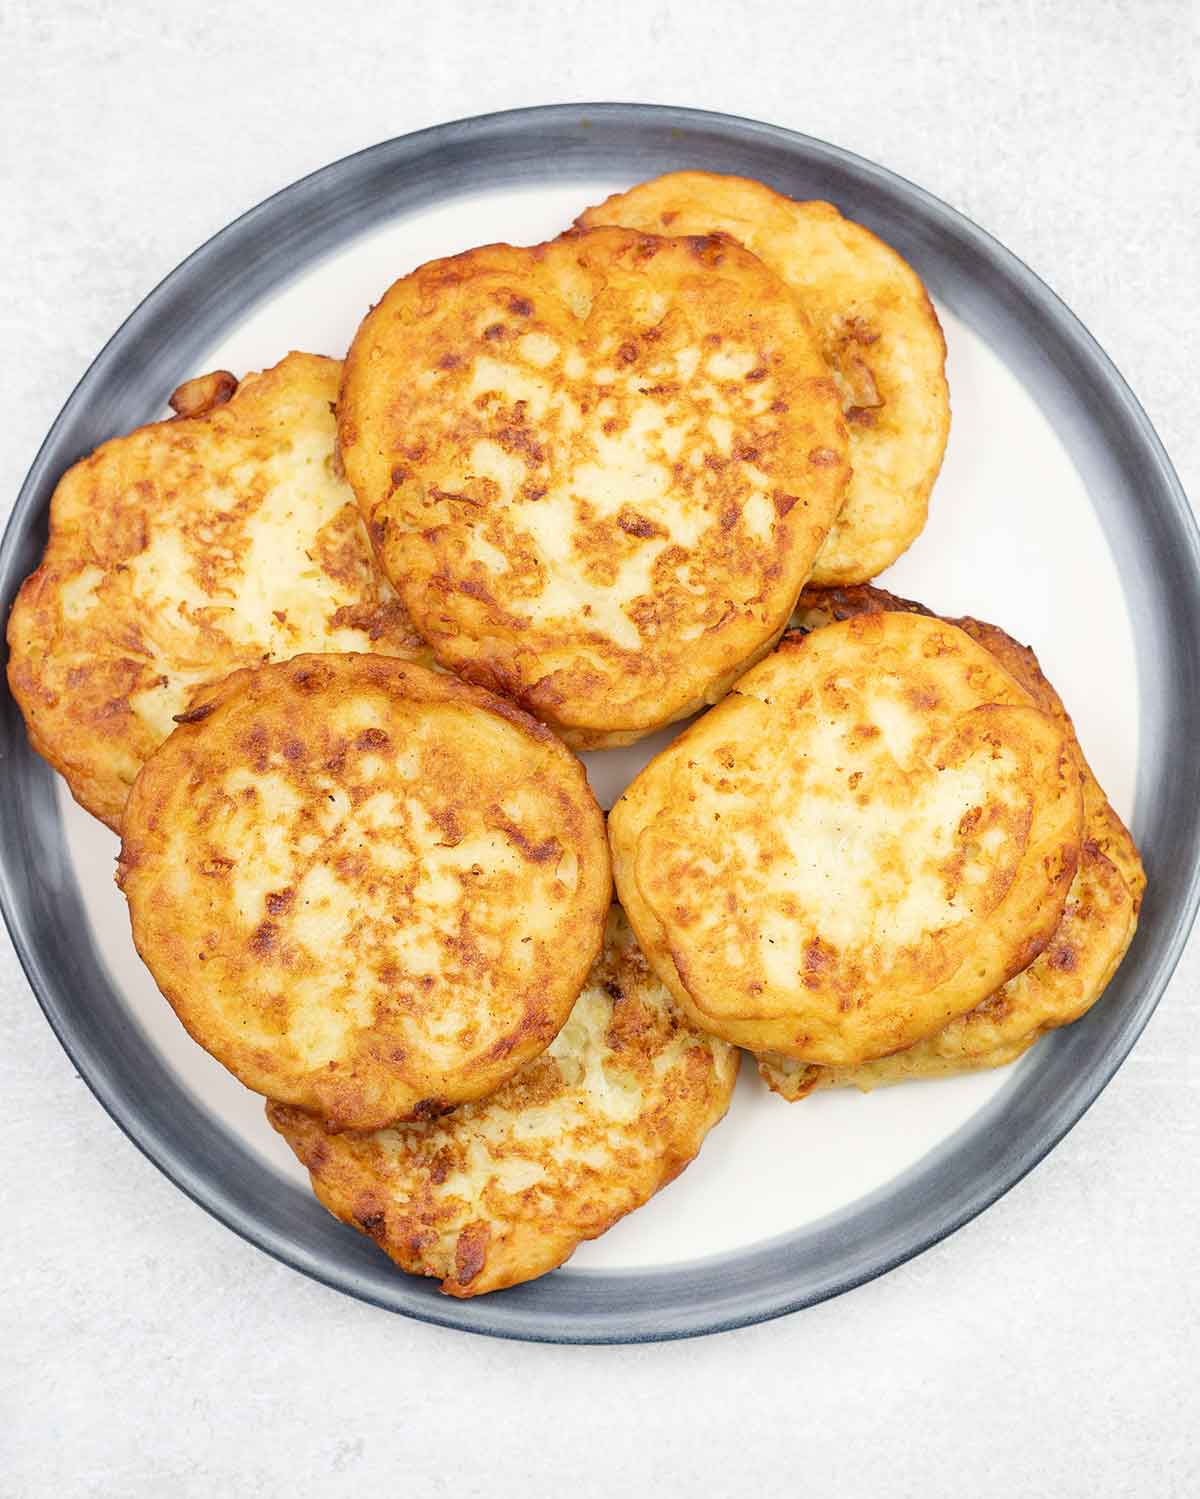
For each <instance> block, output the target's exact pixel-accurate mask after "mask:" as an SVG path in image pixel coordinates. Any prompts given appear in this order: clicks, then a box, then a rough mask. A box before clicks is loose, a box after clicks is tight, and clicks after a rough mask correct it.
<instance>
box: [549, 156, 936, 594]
mask: <svg viewBox="0 0 1200 1499" xmlns="http://www.w3.org/2000/svg"><path fill="white" fill-rule="evenodd" d="M577 222H578V223H580V224H584V225H596V224H624V225H627V226H628V227H629V228H631V229H642V230H645V231H647V232H649V233H652V234H708V233H711V232H713V231H720V232H723V233H726V234H730V235H732V236H733V237H734V238H735V239H737V240H739V241H740V242H741V243H742V244H744V245H745V246H746V248H747V249H748V250H752V251H753V252H754V254H755V255H757V256H758V257H759V258H760V259H761V260H762V261H763V262H764V263H765V264H766V265H768V266H770V268H771V269H772V270H773V271H775V272H777V273H778V274H779V275H780V276H782V277H783V279H784V280H785V281H787V282H788V283H789V285H791V286H794V287H795V288H796V290H797V291H798V292H799V293H800V295H801V298H802V300H803V302H804V306H805V308H806V310H807V312H808V315H809V317H810V318H811V319H812V322H813V326H814V328H815V329H816V332H817V336H818V338H819V339H820V341H821V347H822V351H823V353H824V355H825V358H826V359H827V361H828V363H829V368H830V370H831V372H832V374H833V378H834V380H835V381H836V382H837V387H838V391H839V394H840V395H841V399H842V405H843V410H844V411H845V415H846V421H847V423H848V424H849V428H850V464H851V467H852V468H853V470H854V472H853V475H852V477H851V480H850V484H849V487H848V488H847V491H846V503H845V505H844V506H843V508H842V511H841V514H840V515H839V516H838V518H837V520H836V521H835V522H834V526H833V530H832V532H831V534H830V536H829V539H828V541H827V542H826V543H825V545H824V547H823V548H822V549H821V552H820V555H819V556H818V557H817V560H816V564H815V566H814V568H813V582H814V583H819V584H835V583H861V582H864V581H865V580H866V579H867V578H873V577H874V576H875V575H876V574H877V573H880V572H882V571H883V569H884V568H885V567H887V566H888V565H889V564H890V563H892V562H894V561H895V560H896V558H897V557H898V556H899V555H900V553H901V552H903V551H905V550H906V549H907V548H908V547H909V546H910V545H911V544H912V542H913V541H914V540H915V539H916V538H917V536H919V535H920V533H921V530H922V529H923V527H924V525H925V518H926V515H927V513H928V510H929V495H930V491H931V490H932V488H933V482H934V480H935V479H936V478H937V475H938V470H939V469H940V468H941V464H942V454H943V452H944V451H945V447H946V439H947V437H948V436H949V432H950V398H949V392H948V390H947V388H946V377H945V360H946V343H945V339H944V338H943V336H942V329H941V324H940V323H939V322H938V318H937V314H936V313H935V312H934V310H933V305H932V303H931V302H930V300H929V296H928V294H927V293H926V291H925V288H924V286H923V285H922V284H921V280H920V278H919V277H918V275H917V273H916V272H915V271H914V270H913V268H912V267H911V266H910V265H909V264H908V263H907V261H905V260H904V259H902V258H901V256H899V255H898V254H897V253H896V251H895V250H893V249H892V248H891V247H890V246H889V245H886V244H884V243H883V241H882V240H880V239H878V238H877V237H876V236H875V235H874V234H872V233H871V232H870V230H868V229H865V228H863V226H862V225H861V224H856V223H854V222H853V220H851V219H845V218H843V217H842V215H841V214H840V213H839V212H838V211H837V209H836V208H835V207H834V206H833V205H832V204H831V203H819V202H818V203H798V202H796V201H795V200H793V199H791V198H785V197H783V196H782V195H781V194H780V193H776V192H773V191H772V190H771V189H770V188H769V187H767V186H765V185H764V184H763V183H761V182H754V181H751V180H750V179H748V178H745V177H720V176H714V175H713V174H712V173H709V172H670V173H668V174H667V175H666V176H665V177H656V178H654V179H653V180H652V181H650V182H643V183H641V184H640V185H639V186H638V187H635V188H632V189H630V191H629V192H626V193H617V194H614V196H613V197H611V198H608V199H607V200H606V201H605V202H603V203H600V204H598V205H597V206H596V207H595V208H589V209H588V210H587V211H586V212H585V213H583V214H581V215H580V217H579V219H578V220H577Z"/></svg>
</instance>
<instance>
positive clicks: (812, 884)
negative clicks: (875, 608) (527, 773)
mask: <svg viewBox="0 0 1200 1499" xmlns="http://www.w3.org/2000/svg"><path fill="white" fill-rule="evenodd" d="M1081 816H1082V806H1081V795H1080V788H1079V770H1078V767H1077V763H1076V761H1075V758H1074V756H1073V754H1072V751H1071V749H1070V745H1069V741H1068V736H1067V733H1066V731H1065V729H1064V728H1063V727H1062V725H1061V724H1059V723H1058V722H1056V721H1055V719H1054V718H1053V717H1051V716H1050V715H1048V714H1046V713H1044V712H1042V710H1041V709H1040V708H1038V707H1037V706H1036V705H1035V704H1034V702H1033V700H1032V699H1031V698H1030V696H1029V694H1028V693H1027V692H1026V691H1025V690H1024V689H1023V688H1022V687H1020V686H1019V685H1018V684H1017V683H1016V682H1015V681H1014V680H1013V678H1012V677H1011V676H1010V675H1009V674H1008V673H1007V672H1006V671H1004V670H1003V669H1002V668H1001V667H1000V666H999V665H998V663H997V662H996V660H995V658H994V657H993V656H991V655H989V654H988V652H987V651H985V650H984V649H983V648H982V647H981V646H979V645H977V644H976V643H975V642H974V641H973V640H971V639H970V637H969V636H968V635H967V634H966V633H964V632H963V631H962V630H960V629H958V628H956V627H955V626H953V625H949V624H946V623H944V622H942V621H940V620H934V619H927V618H924V617H922V616H920V615H916V614H893V613H881V614H867V615H863V616H860V617H856V618H853V619H849V620H847V621H845V622H843V623H840V624H835V625H830V626H829V627H828V628H827V629H823V630H817V631H814V632H813V633H812V634H810V635H807V636H803V635H796V634H792V635H787V636H785V637H784V640H783V643H782V644H781V646H780V647H779V649H778V650H777V651H776V652H775V653H774V654H773V655H771V656H770V657H768V659H767V660H765V661H763V662H760V663H759V664H758V665H757V666H755V667H754V668H752V669H751V671H749V672H748V673H747V674H746V675H745V676H744V677H743V678H742V679H741V680H740V681H739V682H738V683H737V685H736V687H735V688H734V689H733V691H732V692H731V694H730V696H729V697H728V698H727V699H726V700H725V702H724V703H722V704H720V705H719V706H718V707H717V708H714V709H713V710H712V712H710V713H708V714H707V715H706V716H705V717H704V718H702V719H701V720H700V721H699V722H698V723H697V724H695V725H693V727H692V728H691V729H689V730H688V731H687V733H685V734H684V735H682V736H681V737H680V738H679V739H677V740H676V741H675V743H674V744H672V745H671V746H670V747H669V748H667V749H666V750H664V751H663V752H662V753H661V754H660V755H659V756H658V757H657V758H656V759H655V760H653V761H651V763H650V764H649V765H648V766H647V767H646V769H645V770H643V771H642V773H641V775H639V776H638V777H637V779H636V780H635V781H634V782H633V784H632V786H631V787H630V788H629V789H628V790H627V791H626V793H625V795H624V796H623V797H622V798H621V800H620V801H619V802H618V803H617V805H616V806H615V807H614V808H613V811H612V813H611V816H610V819H609V835H610V841H611V844H612V849H613V859H614V873H615V876H616V881H617V888H618V891H619V893H620V896H621V900H622V903H623V904H624V906H625V908H626V910H627V911H628V912H629V919H630V921H631V922H632V924H633V928H634V930H635V931H636V932H637V934H638V938H639V940H640V941H641V943H642V946H643V948H644V949H645V951H646V955H647V957H648V959H649V960H650V963H651V964H652V965H653V967H654V968H655V971H656V972H657V973H658V974H659V977H660V978H662V979H663V981H664V982H665V983H666V984H667V986H668V987H669V988H670V989H671V991H672V993H673V994H675V996H676V998H677V999H679V1001H680V1003H681V1004H682V1005H683V1006H684V1008H685V1010H686V1011H687V1012H688V1014H689V1015H690V1016H691V1017H692V1018H693V1019H694V1021H695V1022H696V1024H698V1025H702V1026H703V1027H704V1028H705V1029H707V1030H710V1031H712V1032H713V1033H714V1034H716V1035H720V1036H722V1037H724V1038H725V1039H726V1040H729V1041H733V1042H735V1043H737V1044H738V1045H741V1046H745V1047H747V1048H748V1049H750V1050H752V1051H759V1052H764V1051H771V1052H779V1053H782V1054H783V1055H785V1056H790V1057H793V1058H796V1059H798V1060H801V1061H807V1062H820V1063H824V1064H828V1065H843V1066H844V1065H849V1064H851V1063H856V1062H861V1061H866V1060H868V1059H871V1058H874V1057H879V1056H884V1055H887V1054H889V1053H891V1052H894V1051H898V1050H900V1049H901V1048H902V1047H904V1046H908V1045H911V1044H912V1043H913V1042H915V1041H918V1040H920V1039H921V1038H922V1037H923V1036H926V1035H929V1034H931V1033H932V1032H934V1031H936V1030H938V1029H940V1028H941V1027H942V1026H943V1025H944V1024H946V1022H947V1021H949V1020H950V1019H952V1018H953V1017H954V1016H955V1015H959V1014H963V1013H965V1012H966V1011H967V1010H970V1009H973V1008H974V1007H975V1006H976V1005H977V1004H979V1003H980V1002H981V1001H982V1000H983V999H985V998H986V997H987V996H988V995H989V994H991V993H993V992H994V991H995V990H996V989H998V988H999V987H1000V985H1001V984H1003V983H1005V982H1006V981H1007V980H1008V979H1009V978H1011V977H1012V976H1013V975H1014V974H1015V973H1018V972H1020V971H1021V970H1022V969H1024V968H1026V967H1028V965H1029V964H1030V963H1031V962H1032V961H1033V959H1034V957H1036V956H1037V954H1038V953H1039V952H1040V951H1041V950H1042V948H1044V947H1045V946H1046V944H1047V942H1048V941H1049V940H1050V937H1051V935H1052V933H1053V932H1054V929H1055V927H1056V926H1057V925H1058V923H1059V920H1060V918H1061V916H1062V911H1063V906H1064V903H1065V901H1066V897H1067V889H1068V887H1069V885H1070V883H1071V880H1072V878H1073V877H1074V874H1075V868H1076V864H1077V861H1078V853H1079V840H1080V824H1081Z"/></svg>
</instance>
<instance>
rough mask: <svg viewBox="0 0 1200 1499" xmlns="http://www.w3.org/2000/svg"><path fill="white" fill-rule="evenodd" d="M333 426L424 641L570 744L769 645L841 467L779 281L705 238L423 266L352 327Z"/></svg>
mask: <svg viewBox="0 0 1200 1499" xmlns="http://www.w3.org/2000/svg"><path fill="white" fill-rule="evenodd" d="M338 432H339V441H340V444H341V453H342V458H343V461H344V463H345V467H346V473H347V475H348V476H349V478H350V481H351V483H352V484H353V486H354V489H355V492H356V494H357V496H358V500H359V503H360V505H361V506H362V510H363V513H364V515H365V516H366V517H367V519H368V521H369V523H370V526H371V530H372V535H373V539H374V541H375V545H376V549H377V551H378V553H379V556H380V558H381V560H382V562H383V565H384V567H385V568H386V570H387V572H388V574H389V576H390V577H391V578H392V580H393V582H394V584H395V586H396V588H397V589H398V591H399V593H400V595H401V597H402V598H403V600H404V602H405V605H406V606H407V608H408V610H409V612H410V614H411V615H412V618H413V621H414V623H415V625H416V627H417V629H418V630H419V631H420V633H421V634H422V635H423V636H424V637H425V639H426V640H427V641H428V642H429V644H430V646H431V647H432V648H433V650H434V652H435V654H436V656H437V659H438V660H439V661H440V662H441V663H442V664H443V665H444V666H446V667H449V668H451V669H452V670H454V671H456V672H459V673H461V674H462V675H463V676H465V677H467V678H469V679H470V680H472V681H476V682H479V683H481V684H482V685H484V686H486V687H489V688H492V689H493V690H495V691H499V692H503V693H505V694H506V695H508V696H509V697H511V698H513V699H514V700H515V701H516V702H518V703H520V704H521V706H522V707H524V708H527V709H528V710H529V711H530V712H533V713H535V714H537V715H538V717H540V718H542V719H543V720H544V721H545V722H547V723H550V724H552V725H553V726H554V727H555V728H557V729H558V730H559V731H560V732H561V733H562V734H563V735H564V737H565V738H566V739H567V740H568V742H569V743H572V744H574V745H575V746H577V747H580V748H583V747H588V748H597V747H601V746H604V745H613V744H624V743H629V742H631V741H632V740H634V739H637V738H639V737H640V736H641V735H643V734H646V733H648V732H649V731H651V730H652V729H655V728H658V727H660V726H661V725H663V724H666V723H669V722H671V721H673V720H675V719H678V718H681V717H684V716H685V715H687V714H688V713H691V712H693V711H694V710H695V709H696V708H698V707H700V706H702V705H703V704H704V703H705V702H706V701H711V700H715V698H717V697H719V696H720V695H721V693H722V692H723V691H724V690H725V689H726V687H727V686H728V684H729V682H730V681H731V680H733V678H734V677H736V675H737V674H738V672H739V671H740V670H742V669H743V668H744V666H745V665H746V664H747V663H748V662H749V661H751V660H753V659H755V658H756V657H757V656H758V655H761V654H762V653H763V652H764V651H765V650H767V649H769V648H770V646H771V645H772V643H773V642H774V641H775V639H776V638H777V637H778V636H779V634H780V632H781V631H782V629H783V627H784V624H785V623H786V620H787V616H788V614H789V613H790V611H791V608H792V605H793V604H794V602H795V599H796V595H797V594H798V593H799V591H800V587H801V585H802V584H803V582H804V581H805V579H806V578H807V577H808V575H809V571H810V569H811V567H812V562H813V558H814V557H815V556H816V553H817V550H818V549H819V547H820V546H821V544H822V542H823V541H824V539H825V537H826V535H827V534H828V531H829V528H830V526H831V525H832V524H833V520H834V517H835V516H836V514H837V511H838V509H839V507H840V505H841V503H842V498H843V494H844V489H845V483H846V478H847V473H848V469H847V465H846V435H845V429H844V426H843V422H842V418H841V411H840V405H839V401H838V397H837V392H836V389H835V388H834V385H833V382H832V381H831V379H830V377H829V372H828V370H827V369H826V367H825V363H824V361H823V359H822V357H821V354H820V351H819V350H818V348H817V346H816V343H815V340H814V338H813V335H812V332H811V330H810V328H809V325H808V321H807V319H806V317H805V315H804V312H803V310H802V309H801V307H800V305H799V300H798V298H797V297H796V295H795V293H794V292H792V291H791V290H790V289H789V288H788V287H787V286H785V285H784V283H783V282H782V281H781V280H780V279H779V278H778V277H777V276H775V275H774V274H773V273H772V272H771V271H769V270H767V268H766V267H765V266H764V265H763V264H762V263H761V261H759V260H757V259H756V258H755V257H754V256H752V255H750V254H749V253H748V252H747V251H746V250H744V249H742V247H741V246H740V245H737V244H734V243H733V242H732V241H730V240H727V239H723V238H720V237H713V236H709V237H704V238H694V239H655V238H653V237H651V236H648V235H642V234H634V233H630V232H629V231H627V230H621V229H601V230H595V231H592V232H588V233H575V234H570V235H566V236H564V237H563V238H561V239H558V240H555V241H553V242H552V243H550V244H545V245H537V246H534V247H533V248H531V249H514V248H513V247H512V246H509V245H489V246H485V247H483V248H481V249H477V250H470V251H468V252H467V253H466V254H464V255H458V256H455V257H453V258H452V259H449V260H440V261H434V262H432V263H431V264H429V265H425V266H422V267H421V268H420V269H419V270H416V271H414V272H413V273H412V275H410V276H406V277H405V278H404V279H403V280H401V281H398V282H396V284H395V285H394V286H392V287H391V289H390V290H389V291H388V292H387V293H386V294H385V296H384V297H383V300H382V301H381V302H380V303H379V305H378V306H377V307H376V308H375V309H374V311H373V312H371V313H370V315H369V316H368V317H367V318H366V319H365V321H364V322H363V324H362V326H361V328H360V329H359V331H358V333H357V335H356V337H355V339H354V343H353V345H352V347H351V349H350V353H349V355H348V356H347V359H346V369H345V376H344V380H343V384H342V394H341V400H340V404H339V425H338Z"/></svg>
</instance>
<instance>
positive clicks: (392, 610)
mask: <svg viewBox="0 0 1200 1499" xmlns="http://www.w3.org/2000/svg"><path fill="white" fill-rule="evenodd" d="M340 372H341V365H340V363H339V362H338V361H337V360H333V359H322V358H319V357H317V356H315V355H311V354H289V355H288V356H287V358H286V359H284V360H282V361H281V362H280V363H279V364H277V365H276V366H275V367H274V368H273V369H269V370H266V371H264V372H263V373H262V374H255V375H248V376H247V377H246V378H245V379H244V380H243V381H242V382H241V383H240V384H238V382H237V381H236V380H235V379H234V377H233V376H232V375H230V374H228V373H227V372H225V371H218V372H216V373H214V374H210V375H205V376H201V377H200V378H199V379H196V380H189V381H188V382H187V383H186V384H184V385H182V386H180V388H179V390H178V391H176V393H175V395H174V397H173V398H172V404H173V406H174V407H175V409H176V410H177V411H178V412H179V413H180V414H179V416H178V417H177V418H176V419H174V420H171V421H165V422H154V423H152V424H151V425H150V426H147V427H139V428H138V429H137V431H136V432H131V433H129V434H128V436H125V437H116V438H113V439H112V440H111V441H110V442H106V443H104V444H103V445H102V446H101V447H99V448H97V449H96V451H95V452H94V453H93V454H92V455H91V457H89V458H85V459H83V460H82V461H81V462H79V463H77V464H76V465H75V466H74V467H73V468H71V469H69V470H68V471H67V473H66V474H65V475H64V476H63V478H62V479H61V481H60V482H59V485H58V488H57V489H56V490H55V493H54V498H53V500H52V502H51V507H50V539H49V541H48V543H47V546H46V552H45V556H44V557H43V559H42V562H41V565H40V566H39V567H38V569H37V571H36V572H34V573H33V574H32V575H31V576H30V577H29V578H27V579H26V581H25V583H24V586H23V587H22V589H21V592H20V594H19V595H18V597H17V601H16V603H15V604H14V606H13V610H12V614H11V616H10V617H9V623H8V643H9V651H10V655H9V665H8V679H9V684H10V686H11V688H12V692H13V696H14V697H15V698H16V700H17V702H18V703H19V704H20V706H21V711H22V712H23V713H24V715H25V722H26V724H27V726H28V730H29V738H30V742H31V743H32V744H33V746H34V748H35V749H36V750H38V752H39V753H40V754H42V755H43V756H44V757H45V758H46V759H47V760H49V761H50V763H51V764H52V765H53V766H54V767H55V769H57V770H59V771H60V772H61V773H62V775H63V776H64V777H65V778H66V780H67V783H68V785H69V786H70V788H71V791H72V793H73V794H74V796H75V798H76V800H77V801H79V802H80V803H82V805H83V806H84V807H86V808H87V810H88V811H89V812H92V813H94V814H95V815H96V816H97V817H99V818H102V819H103V820H104V821H105V822H106V823H108V825H109V826H110V827H111V828H113V829H115V830H117V831H119V830H120V825H121V813H122V810H123V808H124V806H125V799H126V797H127V796H128V794H129V788H130V786H131V785H132V784H133V780H134V777H135V776H136V775H137V773H138V771H139V770H140V769H141V766H142V764H143V762H144V761H145V760H146V759H147V758H148V756H149V755H150V754H151V753H153V751H154V750H155V749H156V748H157V747H158V745H159V744H161V743H162V741H163V740H164V739H165V738H166V737H167V735H168V734H169V733H170V732H171V730H172V729H173V728H174V720H175V717H176V715H177V714H180V713H186V712H187V710H188V709H189V708H190V707H191V706H193V704H195V703H197V702H199V701H201V700H202V699H203V698H204V697H205V695H206V694H207V693H208V692H209V691H210V690H211V688H212V686H213V684H214V683H216V682H219V681H220V680H221V679H222V678H223V677H225V676H227V675H228V674H229V672H231V671H233V670H234V669H235V668H237V667H242V666H251V665H257V664H258V663H259V662H261V661H264V660H277V659H280V658H283V657H287V656H294V655H297V654H299V653H300V652H302V651H311V650H330V651H366V650H376V651H384V652H387V653H388V654H391V655H405V656H426V655H427V653H426V652H425V650H424V647H423V645H422V643H421V640H420V638H419V637H418V636H417V635H415V634H414V632H413V630H412V626H411V625H410V623H409V621H408V619H407V616H406V615H405V613H404V610H403V608H402V606H401V605H400V603H399V602H398V601H397V599H396V596H395V594H394V593H393V591H392V589H391V587H390V586H389V585H388V583H387V582H386V581H385V580H384V578H383V576H382V574H381V573H380V571H379V570H378V568H377V567H376V565H375V563H374V560H373V558H372V556H371V550H370V546H369V543H368V541H367V536H366V531H365V529H364V527H363V523H362V519H361V517H360V516H359V514H358V510H357V508H356V506H355V504H354V496H353V494H352V492H351V490H350V486H349V485H348V484H347V483H346V481H345V479H344V478H342V477H341V476H340V474H339V473H338V471H337V468H336V465H335V463H334V456H333V447H334V419H333V413H332V410H331V403H332V402H333V400H334V399H335V397H336V396H337V389H338V380H339V378H340Z"/></svg>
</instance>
